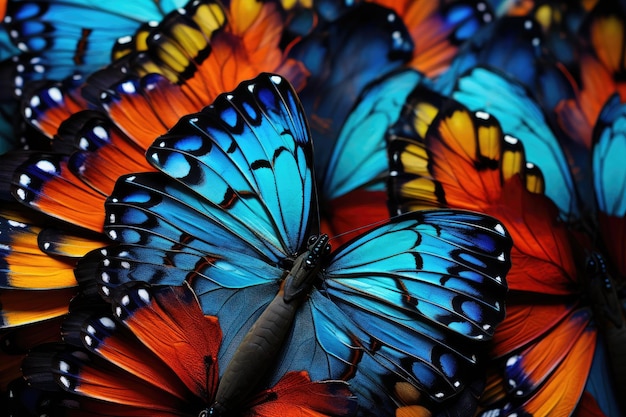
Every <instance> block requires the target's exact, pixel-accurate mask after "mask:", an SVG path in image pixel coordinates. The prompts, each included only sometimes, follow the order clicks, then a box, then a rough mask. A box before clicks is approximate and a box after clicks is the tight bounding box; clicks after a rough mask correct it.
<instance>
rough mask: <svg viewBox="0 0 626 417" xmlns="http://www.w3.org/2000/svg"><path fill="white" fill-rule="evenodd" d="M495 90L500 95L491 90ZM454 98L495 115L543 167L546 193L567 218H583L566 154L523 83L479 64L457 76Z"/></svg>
mask: <svg viewBox="0 0 626 417" xmlns="http://www.w3.org/2000/svg"><path fill="white" fill-rule="evenodd" d="M494 90H495V91H498V94H497V95H494V94H490V93H489V92H490V91H494ZM452 97H453V98H454V99H455V100H457V101H459V102H461V103H463V104H464V105H465V106H467V107H468V108H469V109H470V110H473V111H485V112H487V113H490V114H492V115H493V116H495V117H496V119H498V121H499V122H500V124H501V125H502V130H503V131H504V132H505V133H507V134H511V135H514V136H515V137H516V138H518V139H519V140H520V141H521V142H522V143H523V144H524V149H525V151H526V160H527V161H528V162H530V163H532V164H534V165H536V166H538V167H539V168H540V169H541V171H542V172H543V174H544V180H545V194H546V195H547V196H548V197H550V198H551V199H552V200H553V201H554V202H555V203H556V204H557V206H558V207H559V209H560V210H561V212H562V215H563V216H564V218H574V219H575V218H580V216H581V214H580V213H579V212H578V210H579V207H582V206H581V205H579V204H578V197H577V189H576V188H575V185H574V180H573V178H572V176H571V173H570V170H569V165H568V163H567V159H566V156H565V154H564V153H563V150H562V149H561V147H560V145H559V141H558V139H557V138H556V137H555V136H554V133H553V132H552V130H551V128H550V124H549V122H548V120H547V118H546V116H545V115H544V113H543V111H542V110H541V107H539V105H538V104H537V103H536V101H535V100H534V99H533V98H532V96H531V95H530V94H529V93H528V92H527V90H526V89H525V88H524V87H522V85H520V84H518V83H516V82H514V81H512V80H511V79H510V78H508V77H506V76H504V75H502V74H500V73H498V72H496V71H492V70H489V69H485V68H480V67H479V68H475V69H473V70H471V71H470V72H469V73H467V74H465V75H464V76H462V77H460V78H459V79H458V81H457V84H456V87H455V89H454V91H453V93H452ZM511 103H515V104H514V105H511Z"/></svg>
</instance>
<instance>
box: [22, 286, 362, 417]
mask: <svg viewBox="0 0 626 417" xmlns="http://www.w3.org/2000/svg"><path fill="white" fill-rule="evenodd" d="M73 304H76V305H73V308H72V311H71V313H70V314H69V315H68V316H67V317H66V318H65V320H64V322H63V325H62V333H63V340H64V343H63V344H59V343H56V344H48V345H41V346H38V347H37V348H36V349H34V350H33V351H32V352H31V354H30V355H29V356H28V357H27V358H26V360H25V361H24V373H25V377H26V380H27V381H28V382H29V383H30V384H31V385H32V386H34V387H41V388H42V389H44V390H47V391H50V392H52V393H55V391H58V390H60V389H64V390H65V391H67V392H70V393H72V394H76V395H75V396H67V395H66V396H65V399H64V400H63V401H59V398H64V397H63V396H60V395H59V394H56V393H55V394H52V395H55V396H54V397H53V398H56V399H57V402H58V403H59V408H58V409H59V410H60V409H63V408H66V409H68V413H72V415H75V414H77V415H92V414H90V413H96V414H97V415H112V416H119V415H130V414H134V415H136V414H137V413H142V414H149V415H181V414H182V415H204V414H203V413H206V412H208V410H209V407H210V406H211V405H213V403H214V399H215V397H216V393H217V392H218V389H219V388H218V373H219V369H218V364H217V354H218V350H219V347H220V343H221V339H222V333H221V328H220V323H219V322H218V320H217V319H216V318H215V317H211V316H206V315H204V314H203V313H202V310H201V309H200V304H199V303H198V300H197V298H196V296H195V294H194V293H193V292H192V290H191V289H190V288H189V286H188V285H183V286H178V287H169V286H164V287H152V286H149V285H147V284H145V283H141V282H134V283H131V284H129V285H126V286H122V287H120V288H118V289H117V290H116V293H115V296H114V297H112V298H111V303H110V305H109V304H107V305H101V304H100V303H98V302H97V301H96V302H95V303H94V302H90V303H89V305H86V304H85V303H84V302H81V303H73ZM48 395H50V394H48ZM355 407H356V402H355V398H354V396H352V394H351V393H350V391H349V389H348V386H347V384H346V383H345V382H342V381H320V382H312V381H311V380H310V379H309V377H308V375H307V374H306V373H305V372H292V373H288V374H286V375H284V376H283V377H282V378H281V380H280V381H279V382H278V384H277V385H276V386H274V387H272V388H271V389H268V390H261V391H259V392H258V393H255V394H254V395H253V396H252V398H250V399H249V400H248V401H245V402H241V401H240V402H239V403H238V404H237V407H234V411H237V415H247V416H271V415H276V413H279V412H282V413H287V414H288V415H291V414H293V413H297V412H301V413H303V414H306V415H312V416H322V415H336V416H339V415H350V414H352V413H353V411H354V409H355ZM211 415H215V414H211Z"/></svg>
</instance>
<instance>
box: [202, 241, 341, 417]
mask: <svg viewBox="0 0 626 417" xmlns="http://www.w3.org/2000/svg"><path fill="white" fill-rule="evenodd" d="M328 240H329V238H328V236H327V235H319V236H312V237H311V238H310V239H309V241H308V247H307V250H306V251H305V252H303V253H302V254H300V255H299V256H298V257H297V258H296V259H295V260H294V262H293V266H292V268H291V270H290V271H289V272H288V273H287V275H286V277H285V279H284V280H283V282H282V284H281V287H280V291H279V292H278V294H277V295H276V296H275V297H274V299H273V300H272V302H270V304H269V305H268V306H267V307H266V308H265V310H264V311H263V313H261V315H260V316H259V318H258V319H257V320H256V321H255V322H254V324H253V325H252V327H251V328H250V330H249V331H248V333H247V334H246V336H245V337H244V339H243V340H242V342H241V343H240V344H239V346H238V347H237V350H236V351H235V353H234V354H233V357H232V359H231V360H230V362H229V363H228V365H227V366H226V369H225V371H224V374H223V375H222V377H221V379H220V383H219V386H218V389H217V393H216V394H215V401H214V403H213V404H212V405H211V407H210V408H209V409H208V410H203V411H202V412H201V413H200V416H211V417H217V416H224V415H227V414H228V413H229V412H232V411H233V410H234V409H236V408H239V407H241V406H242V402H243V403H244V404H245V399H246V398H250V395H251V394H253V393H254V392H255V390H259V389H262V388H263V387H260V386H259V385H260V383H261V382H262V381H265V380H266V377H267V373H268V372H269V371H270V369H271V368H272V366H273V365H274V361H275V359H276V357H277V356H278V353H279V351H280V349H281V348H282V346H283V344H284V341H285V338H286V337H287V335H288V334H289V332H290V331H291V327H292V324H293V320H294V318H295V315H296V312H297V310H298V308H299V307H300V305H301V304H302V301H304V300H305V299H306V296H307V295H308V294H309V292H310V290H311V288H312V286H313V282H314V281H315V278H316V277H317V274H318V272H319V271H320V269H321V267H322V265H323V264H324V260H325V258H326V256H327V255H328V254H329V253H330V245H329V244H328Z"/></svg>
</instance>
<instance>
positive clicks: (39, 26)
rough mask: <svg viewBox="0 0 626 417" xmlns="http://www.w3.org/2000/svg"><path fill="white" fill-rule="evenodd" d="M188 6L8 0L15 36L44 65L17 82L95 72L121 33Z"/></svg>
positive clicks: (175, 0)
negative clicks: (42, 77) (42, 75)
mask: <svg viewBox="0 0 626 417" xmlns="http://www.w3.org/2000/svg"><path fill="white" fill-rule="evenodd" d="M184 4H185V1H183V0H168V1H160V2H154V1H151V0H146V1H139V2H133V3H130V4H129V3H125V2H119V1H116V2H109V3H106V4H96V3H94V2H86V1H82V0H70V1H65V2H61V3H58V2H48V1H20V0H15V1H8V2H7V9H6V15H5V17H4V23H5V24H6V25H7V27H8V28H9V33H10V34H11V37H12V40H13V42H14V43H15V44H16V45H18V47H19V48H20V50H22V51H26V52H28V53H29V54H31V55H33V56H35V57H36V58H37V64H38V65H39V67H40V68H39V71H37V72H33V73H28V74H19V75H18V76H19V77H20V79H21V82H18V83H16V84H17V85H18V86H19V85H22V83H23V82H25V81H28V80H30V79H40V78H41V74H42V73H45V74H46V77H47V78H49V79H54V80H60V79H64V78H66V77H68V76H71V75H72V74H74V73H80V74H86V73H90V72H93V71H94V70H96V69H98V68H100V67H103V66H105V65H106V64H108V63H109V62H110V56H111V48H112V47H113V44H114V42H115V40H116V39H117V38H118V37H119V36H123V35H130V34H132V33H133V32H134V31H135V29H136V28H137V27H139V26H140V25H141V24H142V23H143V22H145V21H149V20H156V21H159V20H161V18H162V17H163V16H164V15H165V14H166V13H167V12H169V11H170V10H173V9H175V8H177V7H181V6H183V5H184ZM69 16H80V19H76V18H71V17H70V18H68V17H69ZM41 67H43V68H45V70H44V71H42V70H41Z"/></svg>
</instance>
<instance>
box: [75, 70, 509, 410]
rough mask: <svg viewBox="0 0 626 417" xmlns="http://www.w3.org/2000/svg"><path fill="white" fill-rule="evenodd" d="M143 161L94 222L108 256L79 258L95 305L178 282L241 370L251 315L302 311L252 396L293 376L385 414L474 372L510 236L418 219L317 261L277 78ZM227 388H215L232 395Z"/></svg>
mask: <svg viewBox="0 0 626 417" xmlns="http://www.w3.org/2000/svg"><path fill="white" fill-rule="evenodd" d="M146 155H147V157H148V159H149V161H150V162H151V164H154V166H155V167H156V168H157V169H158V170H159V171H160V172H152V173H150V172H149V173H139V174H131V175H127V176H124V177H122V178H120V179H119V180H118V183H117V184H116V187H115V189H114V191H113V193H112V194H111V196H110V197H109V199H108V200H107V203H106V219H107V221H106V224H105V231H106V233H107V235H108V236H109V237H110V238H111V239H113V240H114V241H117V242H118V244H117V245H114V246H111V247H109V248H107V249H105V250H103V251H98V252H94V253H92V254H91V255H88V257H89V258H90V259H89V262H85V263H83V264H81V265H79V267H78V268H77V272H76V274H77V277H78V279H79V280H82V279H87V280H88V279H89V277H93V274H96V276H97V277H98V279H99V280H100V282H101V289H100V290H101V292H102V293H103V294H104V295H105V296H106V295H108V294H110V293H112V292H113V290H112V288H113V289H114V288H115V287H116V286H118V285H122V284H123V283H124V282H128V281H135V280H139V281H148V282H149V283H151V284H160V285H180V284H182V283H183V282H189V283H190V285H191V287H192V289H193V291H194V292H195V293H196V294H197V295H198V299H199V301H200V304H201V306H202V309H203V312H204V314H206V315H210V316H215V317H217V318H218V320H219V322H220V324H221V327H222V332H223V337H222V348H221V350H220V352H219V355H218V363H219V367H220V369H225V368H226V366H230V365H228V364H231V363H235V364H237V363H242V362H241V361H242V360H243V359H241V358H242V357H243V358H246V360H248V359H249V357H247V356H246V354H245V353H242V352H245V349H246V348H247V347H249V346H250V345H249V344H248V343H243V342H242V341H243V340H244V339H245V338H254V337H257V336H258V333H257V332H256V331H250V329H251V328H252V327H253V323H256V324H254V326H255V329H257V328H259V327H261V328H262V327H263V326H264V325H266V324H267V323H268V322H267V321H266V320H265V319H259V317H266V316H265V315H267V314H269V315H273V314H277V313H276V309H278V308H279V307H280V308H282V307H284V306H285V298H284V297H283V293H286V294H288V295H287V296H286V297H287V299H293V301H294V303H295V304H300V303H301V304H302V306H301V307H300V308H295V309H294V308H293V307H292V306H288V307H287V308H288V309H289V310H292V311H291V314H293V319H289V320H287V321H288V322H290V321H293V324H287V326H286V327H281V328H280V329H281V330H280V331H281V332H283V334H284V335H283V336H282V339H283V340H281V339H278V340H276V342H274V343H272V344H271V346H268V347H267V348H268V349H270V348H271V349H274V350H275V351H276V352H277V353H278V356H275V355H274V354H271V355H269V358H274V359H271V361H270V360H269V359H268V362H271V363H272V364H271V366H269V365H266V366H269V368H268V369H267V370H266V373H267V375H266V376H264V377H262V381H258V384H261V383H263V384H266V386H272V385H274V384H275V383H276V382H277V381H278V378H279V377H280V376H281V375H285V374H286V373H287V372H289V371H294V370H297V371H302V370H304V371H307V372H308V373H309V374H310V377H311V379H312V380H326V379H345V380H348V381H349V383H350V387H351V390H352V391H353V393H354V394H355V395H357V397H358V398H359V404H360V408H361V411H360V412H361V413H362V414H370V413H371V414H373V415H380V414H381V413H388V412H390V411H391V410H392V409H395V407H396V406H397V403H396V402H397V401H398V399H397V396H396V394H394V391H395V390H398V389H399V387H402V386H405V384H406V385H408V389H409V390H411V389H412V390H414V391H415V390H419V391H424V392H425V393H426V394H427V395H428V396H429V397H430V398H431V401H433V402H434V403H439V402H441V401H443V400H445V399H447V398H449V397H451V396H453V395H454V394H455V393H458V392H460V391H462V390H463V388H464V378H465V376H466V375H472V374H473V373H474V372H475V371H478V369H479V368H476V367H475V366H476V365H475V363H476V362H477V361H478V351H477V350H476V349H478V347H479V346H480V345H481V344H482V343H483V342H484V341H485V340H489V338H490V335H491V334H492V333H493V329H494V327H495V326H496V325H497V323H498V322H499V321H500V320H501V319H502V318H503V314H504V310H503V305H502V303H501V297H504V293H505V292H506V284H505V282H504V277H505V275H506V271H507V269H508V267H509V262H508V255H507V253H508V248H509V245H510V241H509V237H508V234H507V233H506V231H505V230H504V229H503V228H501V227H500V226H501V225H500V223H499V222H498V221H497V220H495V219H493V218H491V217H488V216H484V215H481V214H476V213H471V212H464V211H453V210H452V211H451V210H443V211H429V212H416V213H410V214H407V215H404V216H400V217H395V218H393V219H392V220H390V221H388V222H387V223H384V224H382V225H380V226H378V227H375V228H374V229H372V230H370V231H369V232H366V233H365V234H363V235H361V236H359V237H357V238H355V239H354V240H352V241H351V242H349V243H347V244H346V245H344V246H342V247H341V248H339V249H338V250H336V251H335V252H333V253H332V254H329V253H328V252H329V248H328V245H329V238H328V236H326V235H319V234H318V233H319V231H318V225H319V219H318V214H317V210H318V209H317V196H316V191H315V180H314V178H313V170H312V165H313V161H312V147H311V142H310V140H309V134H308V127H307V124H306V120H305V118H304V115H303V111H302V108H301V105H300V104H299V102H298V100H297V97H296V94H295V92H294V90H293V89H292V88H291V87H290V86H289V84H288V82H287V81H286V80H285V79H284V78H282V77H280V76H278V75H273V74H262V75H260V76H258V77H257V78H256V79H254V80H251V81H247V82H243V83H242V84H241V85H240V86H239V87H238V88H237V89H236V90H234V91H233V92H231V93H225V94H223V95H220V96H219V97H218V98H217V99H216V101H215V102H214V103H213V104H212V105H211V106H209V107H207V108H205V109H204V110H203V111H202V112H200V113H197V114H192V115H189V116H186V117H184V118H182V119H181V121H179V122H178V123H177V124H176V125H175V126H174V127H173V128H172V129H171V130H170V131H169V133H168V134H166V135H164V136H162V137H161V138H159V139H157V141H156V142H155V143H154V144H153V145H152V146H151V147H150V148H149V149H148V151H147V153H146ZM329 257H330V258H329ZM277 294H279V295H278V296H277ZM422 294H429V295H428V296H427V297H424V296H423V295H422ZM268 305H269V306H271V307H269V308H268ZM276 317H282V315H279V316H276ZM277 320H278V321H280V320H282V318H281V319H280V320H279V319H278V318H276V320H270V321H269V322H271V323H275V322H276V321H277ZM250 335H252V336H250ZM242 355H243V356H242ZM255 355H256V354H255ZM253 357H257V356H253ZM260 362H264V361H260ZM220 372H221V371H220ZM259 374H260V372H255V375H259ZM232 375H233V373H232V371H228V370H225V371H224V372H223V373H222V374H221V375H220V380H221V381H222V382H220V384H225V382H224V381H225V380H226V381H230V380H231V378H233V379H232V381H234V382H233V383H232V384H233V385H232V386H235V387H238V386H239V384H241V383H242V379H240V378H234V377H233V376H232ZM242 378H243V380H244V382H246V383H245V385H246V386H250V385H254V384H250V381H253V380H254V379H252V378H249V377H247V376H246V377H242ZM228 384H229V385H227V387H229V386H231V385H230V383H228ZM233 389H234V388H233ZM238 397H239V396H238ZM394 397H395V398H396V399H395V400H394V399H393V398H394ZM230 401H232V398H229V397H226V399H225V400H223V401H222V403H223V404H228V403H230Z"/></svg>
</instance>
